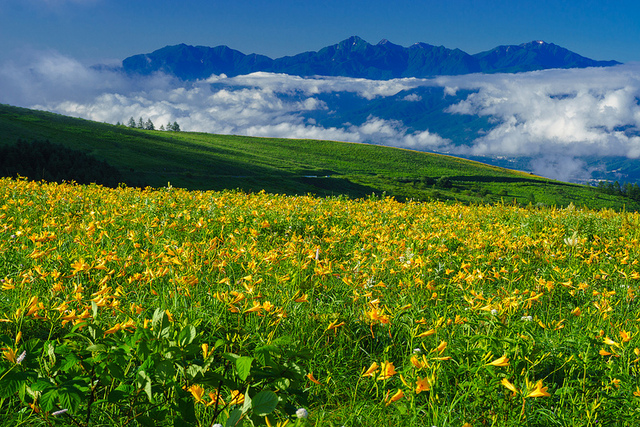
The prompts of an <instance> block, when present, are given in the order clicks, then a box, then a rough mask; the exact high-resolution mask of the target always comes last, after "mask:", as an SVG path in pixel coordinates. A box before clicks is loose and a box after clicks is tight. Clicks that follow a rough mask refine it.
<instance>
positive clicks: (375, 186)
mask: <svg viewBox="0 0 640 427" xmlns="http://www.w3.org/2000/svg"><path fill="white" fill-rule="evenodd" d="M18 140H22V141H26V142H29V143H31V142H34V141H39V142H44V141H50V142H51V143H53V144H57V145H60V146H62V147H63V148H64V149H65V150H64V151H67V150H75V151H77V152H78V154H79V155H78V156H75V160H76V163H78V162H79V160H78V159H80V158H81V157H86V156H90V157H91V158H92V159H93V160H94V161H99V162H106V163H108V165H109V166H111V167H113V168H115V169H116V170H117V171H118V172H119V175H120V177H121V179H119V181H118V182H125V183H127V185H129V186H137V187H142V188H144V187H146V186H151V187H162V186H165V185H166V184H167V182H171V183H172V184H173V185H174V186H176V187H180V188H188V189H191V190H218V191H222V190H225V189H240V190H242V191H245V192H259V191H261V190H264V191H266V192H268V193H278V194H288V195H306V194H314V195H317V196H320V197H325V196H340V195H346V196H347V197H350V198H363V197H368V196H370V195H371V194H377V195H379V196H380V195H383V194H385V195H386V196H390V197H393V198H395V199H397V200H399V201H405V200H415V201H436V200H441V201H451V202H460V203H465V204H483V203H501V202H504V203H513V202H516V203H519V204H522V205H528V204H532V205H545V206H568V205H569V204H571V203H573V204H574V205H576V206H578V207H582V206H587V207H590V208H592V209H602V208H612V209H615V210H628V211H630V210H638V209H640V200H636V199H637V198H629V197H622V196H621V195H616V194H605V193H603V192H599V191H597V190H596V189H595V188H594V187H589V186H585V185H577V184H570V183H566V182H560V181H554V180H550V179H546V178H543V177H540V176H536V175H531V174H529V173H524V172H519V171H514V170H510V169H505V168H499V167H495V166H489V165H486V164H482V163H479V162H475V161H471V160H465V159H461V158H456V157H450V156H444V155H439V154H433V153H425V152H418V151H412V150H403V149H398V148H393V147H385V146H379V145H370V144H352V143H345V142H337V141H316V140H295V139H282V138H255V137H248V136H234V135H212V134H206V133H195V132H162V131H150V130H141V129H132V128H128V127H126V126H114V125H110V124H106V123H97V122H93V121H89V120H81V119H77V118H72V117H67V116H62V115H59V114H52V113H48V112H44V111H37V110H29V109H25V108H18V107H12V106H8V105H1V104H0V150H1V147H8V146H13V145H15V144H16V143H17V141H18ZM22 157H24V156H22ZM57 157H58V159H60V158H65V157H68V155H67V154H65V155H63V153H59V155H58V156H57ZM20 158H21V156H18V157H17V159H16V160H15V161H12V162H10V163H17V162H19V160H20ZM84 163H85V164H86V162H84ZM28 166H30V167H31V166H32V162H31V163H30V164H29V165H28ZM76 169H77V168H76ZM89 169H94V168H93V167H89ZM18 170H20V169H18ZM48 172H52V171H48V170H46V168H45V167H42V168H40V167H39V168H38V170H37V172H36V173H35V174H34V175H31V176H30V175H26V172H24V171H23V172H22V173H21V175H22V176H29V178H31V179H35V180H41V179H47V180H49V181H51V179H49V178H48V177H47V175H49V174H48ZM58 172H60V171H58ZM63 172H68V173H70V172H71V169H69V168H63ZM3 173H4V172H3V171H2V164H1V162H0V174H3ZM80 175H81V174H80V171H79V170H76V171H75V176H74V175H73V174H72V175H71V177H68V178H65V179H66V180H67V181H70V180H71V179H75V180H76V181H78V180H79V179H80ZM113 175H114V174H110V176H111V178H113ZM3 176H14V177H15V176H17V174H15V173H13V174H4V175H3ZM89 182H100V181H95V180H94V181H88V182H87V183H89ZM102 183H103V184H104V185H111V184H109V183H107V182H102Z"/></svg>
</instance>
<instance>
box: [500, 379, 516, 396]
mask: <svg viewBox="0 0 640 427" xmlns="http://www.w3.org/2000/svg"><path fill="white" fill-rule="evenodd" d="M500 384H502V385H503V386H505V387H506V388H508V389H509V390H511V391H512V392H514V393H517V392H518V389H517V388H516V386H514V385H513V384H511V382H509V380H508V379H506V378H503V379H502V381H500Z"/></svg>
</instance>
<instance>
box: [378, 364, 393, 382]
mask: <svg viewBox="0 0 640 427" xmlns="http://www.w3.org/2000/svg"><path fill="white" fill-rule="evenodd" d="M395 374H396V367H395V366H393V362H383V363H382V372H380V376H378V381H380V380H386V379H389V378H391V377H392V376H394V375H395Z"/></svg>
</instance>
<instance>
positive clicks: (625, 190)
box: [596, 181, 640, 201]
mask: <svg viewBox="0 0 640 427" xmlns="http://www.w3.org/2000/svg"><path fill="white" fill-rule="evenodd" d="M596 188H597V189H598V191H599V192H601V193H605V194H613V195H615V196H623V197H628V198H630V199H633V200H636V201H640V186H638V183H634V184H631V183H630V182H625V183H624V184H620V183H619V182H618V181H615V182H610V181H599V182H598V184H597V185H596Z"/></svg>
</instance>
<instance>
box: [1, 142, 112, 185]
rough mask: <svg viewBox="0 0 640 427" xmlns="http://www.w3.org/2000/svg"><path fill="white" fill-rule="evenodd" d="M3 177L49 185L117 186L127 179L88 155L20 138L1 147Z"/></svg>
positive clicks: (60, 146)
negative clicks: (93, 184) (19, 178)
mask: <svg viewBox="0 0 640 427" xmlns="http://www.w3.org/2000/svg"><path fill="white" fill-rule="evenodd" d="M0 176H4V177H12V178H15V177H18V176H22V177H26V178H29V179H32V180H45V181H49V182H62V181H67V182H70V181H75V182H77V183H78V184H91V183H96V184H100V185H103V186H105V187H117V186H118V184H120V183H124V182H125V180H124V178H123V177H122V175H121V174H120V171H118V170H117V169H116V168H114V167H113V166H111V165H109V164H108V163H106V162H104V161H102V160H97V159H95V158H93V157H91V156H89V155H87V154H86V153H84V152H82V151H78V150H72V149H70V148H67V147H65V146H62V145H59V144H53V143H51V142H49V141H48V140H46V141H33V142H27V141H23V140H21V139H18V142H17V143H16V144H14V145H5V146H0Z"/></svg>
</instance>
